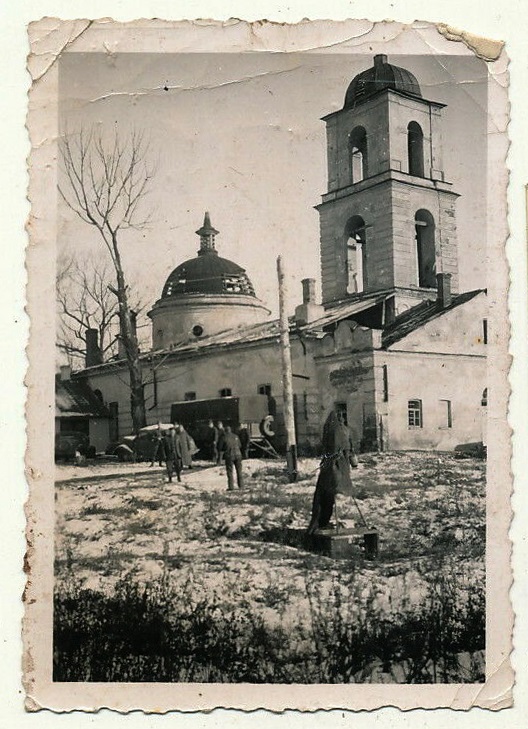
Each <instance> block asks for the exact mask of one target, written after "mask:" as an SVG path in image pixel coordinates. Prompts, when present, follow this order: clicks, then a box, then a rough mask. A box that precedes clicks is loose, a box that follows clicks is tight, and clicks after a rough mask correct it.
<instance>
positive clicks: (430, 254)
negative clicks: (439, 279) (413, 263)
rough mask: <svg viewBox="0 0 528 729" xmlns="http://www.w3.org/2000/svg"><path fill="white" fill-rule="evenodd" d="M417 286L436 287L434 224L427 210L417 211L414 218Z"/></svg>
mask: <svg viewBox="0 0 528 729" xmlns="http://www.w3.org/2000/svg"><path fill="white" fill-rule="evenodd" d="M414 227H415V230H416V255H417V261H418V285H419V286H421V287H422V288H428V289H433V288H435V286H436V249H435V222H434V218H433V216H432V215H431V213H430V212H429V211H428V210H418V212H417V213H416V215H415V216H414Z"/></svg>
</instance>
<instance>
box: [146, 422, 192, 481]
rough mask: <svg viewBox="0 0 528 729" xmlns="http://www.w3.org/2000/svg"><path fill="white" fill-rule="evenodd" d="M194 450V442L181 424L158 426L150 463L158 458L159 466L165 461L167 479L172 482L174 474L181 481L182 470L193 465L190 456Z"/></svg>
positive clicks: (152, 463)
mask: <svg viewBox="0 0 528 729" xmlns="http://www.w3.org/2000/svg"><path fill="white" fill-rule="evenodd" d="M196 451H197V448H196V443H195V442H194V440H193V439H192V438H191V436H190V435H189V433H188V432H187V431H186V430H185V428H184V427H183V425H180V424H179V423H174V424H173V425H171V427H170V428H168V429H167V430H164V431H162V430H161V428H158V430H157V431H156V433H155V435H154V442H153V450H152V460H151V464H150V465H151V466H153V465H154V463H155V461H156V460H158V459H159V463H160V466H161V465H162V464H163V463H165V467H166V469H167V476H168V479H169V481H170V482H172V477H173V475H174V474H176V477H177V479H178V481H181V472H182V470H183V469H184V468H192V467H193V464H192V457H193V455H194V453H196Z"/></svg>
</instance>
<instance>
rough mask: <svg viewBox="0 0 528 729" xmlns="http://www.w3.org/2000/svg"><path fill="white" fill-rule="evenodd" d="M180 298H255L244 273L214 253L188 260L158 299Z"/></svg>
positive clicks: (180, 266) (170, 277)
mask: <svg viewBox="0 0 528 729" xmlns="http://www.w3.org/2000/svg"><path fill="white" fill-rule="evenodd" d="M182 294H242V295H245V296H255V290H254V289H253V285H252V283H251V281H250V280H249V277H248V275H247V274H246V272H245V270H244V269H243V268H242V267H241V266H238V265H237V264H236V263H233V261H229V260H228V259H227V258H220V256H219V255H218V254H217V253H216V251H207V252H206V253H204V254H203V255H198V256H197V257H196V258H191V259H189V260H188V261H184V263H181V264H180V265H179V266H177V267H176V268H175V269H174V271H173V272H172V273H171V275H170V276H169V278H168V279H167V281H166V283H165V286H164V287H163V293H162V295H161V296H162V298H165V297H167V296H179V295H182Z"/></svg>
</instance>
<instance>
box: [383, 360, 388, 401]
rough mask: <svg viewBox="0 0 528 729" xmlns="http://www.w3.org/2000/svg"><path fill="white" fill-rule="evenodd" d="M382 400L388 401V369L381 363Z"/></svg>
mask: <svg viewBox="0 0 528 729" xmlns="http://www.w3.org/2000/svg"><path fill="white" fill-rule="evenodd" d="M383 402H389V371H388V367H387V365H383Z"/></svg>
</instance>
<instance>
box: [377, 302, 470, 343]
mask: <svg viewBox="0 0 528 729" xmlns="http://www.w3.org/2000/svg"><path fill="white" fill-rule="evenodd" d="M484 291H485V289H477V290H475V291H466V292H465V293H463V294H458V295H454V296H453V298H452V301H451V304H450V305H449V306H446V307H443V306H442V305H441V304H440V302H439V301H437V300H435V301H429V300H428V301H423V302H422V303H421V304H418V305H417V306H413V307H412V309H409V310H408V311H404V312H403V314H400V315H399V316H397V317H396V319H395V320H394V321H393V323H392V324H390V325H389V326H388V327H385V329H384V330H383V334H382V338H381V344H382V347H383V349H387V348H388V347H390V346H391V345H392V344H395V343H396V342H399V341H400V339H404V338H405V337H407V336H408V335H409V334H411V333H412V332H414V331H416V329H419V328H420V327H423V326H424V325H425V324H428V323H429V322H430V321H433V319H436V318H438V317H439V316H442V315H443V314H446V313H447V312H448V311H452V310H453V309H456V308H457V307H458V306H460V305H461V304H465V303H466V302H468V301H471V299H474V298H475V296H478V295H479V294H481V293H483V292H484Z"/></svg>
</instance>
